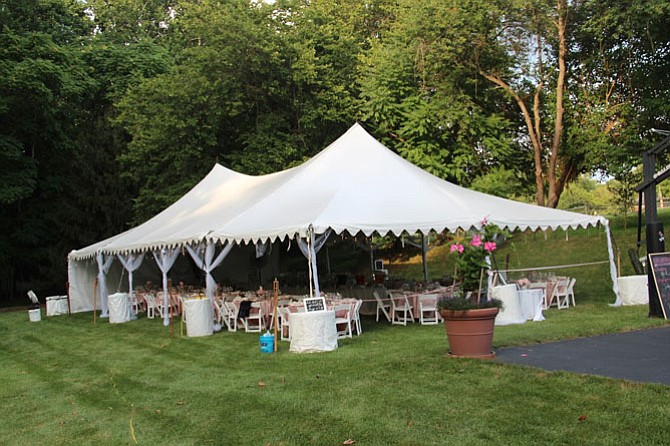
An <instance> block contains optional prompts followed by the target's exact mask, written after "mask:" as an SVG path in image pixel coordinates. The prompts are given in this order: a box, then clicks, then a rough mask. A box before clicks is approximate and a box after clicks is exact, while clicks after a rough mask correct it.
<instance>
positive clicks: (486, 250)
mask: <svg viewBox="0 0 670 446" xmlns="http://www.w3.org/2000/svg"><path fill="white" fill-rule="evenodd" d="M507 235H508V234H507V231H503V230H501V229H500V228H499V227H498V226H496V225H494V224H490V223H487V222H486V220H484V221H483V222H482V223H481V227H480V228H476V229H472V230H471V231H469V232H463V231H461V232H459V233H457V234H456V236H455V237H454V243H452V244H451V247H450V251H451V253H452V255H455V256H456V266H457V271H458V273H457V274H458V277H459V279H460V282H461V289H462V290H463V291H476V290H477V291H478V290H480V288H481V287H480V285H482V286H483V285H484V284H483V283H482V281H483V282H485V281H486V272H485V271H486V270H488V269H489V267H490V263H489V262H488V260H489V258H490V257H492V256H493V252H494V251H495V250H496V249H497V243H496V241H497V240H498V239H500V238H503V239H504V237H505V236H507Z"/></svg>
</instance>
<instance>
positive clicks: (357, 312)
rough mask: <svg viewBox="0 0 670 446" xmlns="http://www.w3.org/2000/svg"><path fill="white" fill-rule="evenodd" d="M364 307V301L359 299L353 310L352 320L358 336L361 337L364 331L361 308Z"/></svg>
mask: <svg viewBox="0 0 670 446" xmlns="http://www.w3.org/2000/svg"><path fill="white" fill-rule="evenodd" d="M362 305H363V301H362V300H361V299H357V300H356V303H355V304H354V307H353V309H352V310H351V320H352V324H353V327H354V328H355V329H356V336H360V335H361V333H363V329H362V328H361V306H362Z"/></svg>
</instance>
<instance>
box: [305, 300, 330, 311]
mask: <svg viewBox="0 0 670 446" xmlns="http://www.w3.org/2000/svg"><path fill="white" fill-rule="evenodd" d="M302 303H303V305H304V306H305V312H307V313H312V312H315V311H326V299H324V298H323V297H310V298H308V299H303V300H302Z"/></svg>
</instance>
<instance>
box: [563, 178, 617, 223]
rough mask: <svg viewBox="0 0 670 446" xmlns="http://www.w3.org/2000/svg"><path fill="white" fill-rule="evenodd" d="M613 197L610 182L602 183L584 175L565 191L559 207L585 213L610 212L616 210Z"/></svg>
mask: <svg viewBox="0 0 670 446" xmlns="http://www.w3.org/2000/svg"><path fill="white" fill-rule="evenodd" d="M613 199H614V197H613V196H612V193H611V187H610V185H609V183H607V184H606V185H605V184H600V183H598V182H597V181H596V180H594V179H592V178H589V177H588V176H586V175H582V176H580V177H579V178H578V179H577V181H575V182H573V183H571V184H570V185H568V188H567V189H566V191H565V192H563V195H562V197H561V203H560V204H559V208H561V209H567V210H571V211H574V212H580V213H583V214H594V213H598V214H609V213H611V212H613V211H614V210H615V208H614V207H612V201H613Z"/></svg>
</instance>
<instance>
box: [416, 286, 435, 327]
mask: <svg viewBox="0 0 670 446" xmlns="http://www.w3.org/2000/svg"><path fill="white" fill-rule="evenodd" d="M418 301H419V323H420V324H421V325H436V324H438V323H439V322H440V312H439V311H438V309H437V296H436V295H435V294H421V295H419V298H418Z"/></svg>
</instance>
